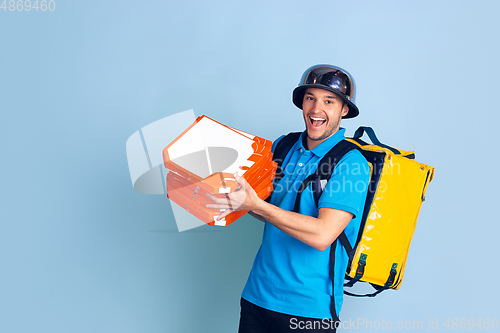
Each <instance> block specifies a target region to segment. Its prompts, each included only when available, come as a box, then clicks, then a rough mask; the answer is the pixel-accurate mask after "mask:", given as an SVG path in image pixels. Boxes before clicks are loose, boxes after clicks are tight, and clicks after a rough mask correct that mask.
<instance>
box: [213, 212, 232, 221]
mask: <svg viewBox="0 0 500 333" xmlns="http://www.w3.org/2000/svg"><path fill="white" fill-rule="evenodd" d="M232 212H233V211H232V210H231V209H226V210H225V211H223V212H222V214H220V215H219V216H216V217H215V220H216V221H218V220H221V219H223V218H225V217H226V216H228V215H229V214H231V213H232Z"/></svg>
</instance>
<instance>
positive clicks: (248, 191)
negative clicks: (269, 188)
mask: <svg viewBox="0 0 500 333" xmlns="http://www.w3.org/2000/svg"><path fill="white" fill-rule="evenodd" d="M234 179H236V181H237V182H238V184H240V186H239V187H238V188H237V189H236V191H234V192H233V193H229V194H226V197H225V198H218V197H216V196H214V195H211V194H207V195H208V197H209V198H210V199H211V200H212V201H213V202H215V203H214V204H208V205H206V207H207V208H215V209H225V211H223V212H222V214H220V215H219V217H218V220H219V219H222V218H224V217H226V216H227V215H228V214H230V213H232V212H234V211H238V210H250V211H251V210H253V209H254V208H255V207H256V205H257V203H258V201H259V200H262V199H260V198H259V197H258V196H257V193H256V192H255V190H254V189H253V188H252V186H250V184H248V182H247V181H246V179H245V178H243V177H241V176H238V175H235V176H234Z"/></svg>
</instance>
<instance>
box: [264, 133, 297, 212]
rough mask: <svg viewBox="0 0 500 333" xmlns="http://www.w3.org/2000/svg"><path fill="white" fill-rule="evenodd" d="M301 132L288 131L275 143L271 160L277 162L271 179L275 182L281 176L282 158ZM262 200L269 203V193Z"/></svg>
mask: <svg viewBox="0 0 500 333" xmlns="http://www.w3.org/2000/svg"><path fill="white" fill-rule="evenodd" d="M301 133H302V132H292V133H288V134H287V135H286V136H285V137H284V138H283V139H281V140H280V141H279V142H278V143H277V144H276V147H275V148H274V152H273V161H274V162H276V164H277V167H276V173H275V176H274V179H273V181H274V183H275V184H276V183H277V182H279V181H280V180H281V178H283V169H282V168H281V165H282V164H283V160H284V159H285V157H286V155H288V152H289V151H290V149H292V147H293V145H294V144H295V143H296V142H297V140H298V139H299V137H300V134H301ZM264 201H266V202H269V203H270V202H271V195H269V196H268V197H267V198H266V199H265V200H264Z"/></svg>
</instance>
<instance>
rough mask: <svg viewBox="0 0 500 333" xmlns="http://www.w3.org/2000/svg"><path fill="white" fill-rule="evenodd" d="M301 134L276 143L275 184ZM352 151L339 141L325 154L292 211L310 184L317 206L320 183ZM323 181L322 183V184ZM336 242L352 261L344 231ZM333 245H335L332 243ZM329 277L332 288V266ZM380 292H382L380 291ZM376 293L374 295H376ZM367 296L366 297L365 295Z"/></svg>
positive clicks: (352, 253)
mask: <svg viewBox="0 0 500 333" xmlns="http://www.w3.org/2000/svg"><path fill="white" fill-rule="evenodd" d="M300 134H301V132H293V133H289V134H288V135H286V136H285V137H284V138H283V139H281V140H280V142H278V143H277V145H276V148H275V150H274V154H273V160H274V161H275V162H276V163H277V165H278V166H277V169H276V176H275V184H276V183H277V182H278V181H280V180H281V179H282V178H283V176H284V174H283V169H282V164H283V161H284V159H285V158H286V156H287V155H288V153H289V152H290V150H291V149H292V147H293V146H294V145H295V143H296V142H297V140H298V139H299V137H300ZM353 149H358V150H359V148H358V146H356V145H355V144H353V143H351V142H349V141H346V140H342V141H340V142H339V143H338V144H337V145H335V146H334V147H333V148H332V149H331V150H330V151H329V152H328V153H326V154H325V156H324V157H323V158H322V159H321V160H320V162H319V163H318V167H317V168H316V170H315V172H314V173H313V174H311V175H310V176H308V177H307V178H306V179H304V181H303V182H302V184H301V186H300V187H299V189H298V191H297V196H296V199H295V204H294V208H293V211H294V212H296V213H298V212H299V208H300V197H301V195H302V192H303V191H304V190H305V189H306V188H307V187H308V186H309V184H311V183H312V186H311V187H312V190H313V197H314V201H315V203H316V206H318V204H319V199H320V197H321V194H322V192H323V186H322V183H325V182H327V181H328V180H329V179H330V177H331V175H332V174H333V171H334V169H335V166H336V165H337V163H338V162H339V161H340V160H341V159H342V157H343V156H344V155H345V154H347V153H348V152H349V151H351V150H353ZM322 181H323V182H322ZM269 198H270V196H269V197H268V199H269ZM338 240H339V241H340V242H341V244H342V246H343V247H344V249H345V250H346V252H347V255H348V257H349V262H351V261H352V258H353V256H354V252H355V249H353V247H352V246H351V244H350V242H349V240H348V239H347V236H346V234H345V232H344V231H342V233H341V234H340V235H339V237H338ZM334 244H335V243H334ZM334 244H332V246H331V247H330V257H331V261H332V262H334V259H335V248H336V246H333V245H334ZM331 277H332V286H333V287H334V275H333V266H332V272H331ZM381 291H382V290H381ZM381 291H378V292H377V293H376V294H378V293H379V292H381ZM344 294H347V295H352V296H364V295H355V294H351V293H349V292H346V291H344ZM366 296H368V295H366ZM331 310H332V316H333V317H334V318H335V317H336V312H335V300H334V299H333V298H332V309H331Z"/></svg>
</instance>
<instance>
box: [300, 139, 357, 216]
mask: <svg viewBox="0 0 500 333" xmlns="http://www.w3.org/2000/svg"><path fill="white" fill-rule="evenodd" d="M353 149H358V146H356V145H355V144H354V143H351V142H349V141H347V140H342V141H340V142H339V143H337V144H336V145H335V146H334V147H333V148H332V149H330V151H329V152H328V153H326V154H325V156H323V158H322V159H321V160H320V161H319V163H318V167H317V168H316V171H315V172H314V173H312V174H311V175H309V176H308V177H307V178H306V179H304V181H303V182H302V184H301V186H300V187H299V190H298V191H297V197H296V199H295V205H294V209H293V211H294V212H298V210H299V206H300V196H301V195H302V192H303V191H304V190H305V189H306V188H307V186H309V184H310V183H312V190H313V195H314V202H315V203H316V206H317V205H318V204H319V198H320V197H321V194H322V193H323V188H324V184H326V182H328V180H329V179H330V177H331V176H332V174H333V170H334V169H335V166H336V165H337V163H338V162H339V161H340V160H341V159H342V157H344V155H345V154H347V153H348V152H350V151H351V150H353Z"/></svg>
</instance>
